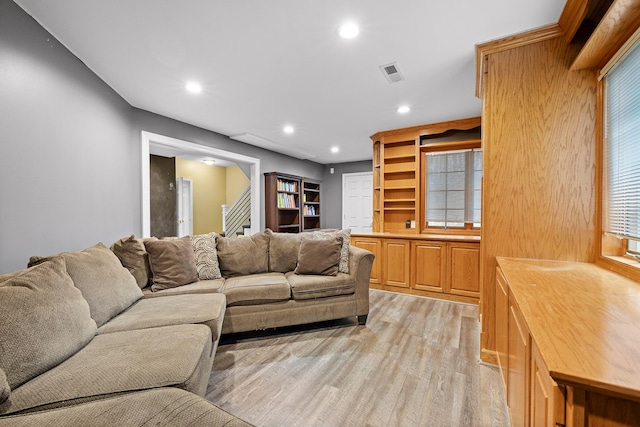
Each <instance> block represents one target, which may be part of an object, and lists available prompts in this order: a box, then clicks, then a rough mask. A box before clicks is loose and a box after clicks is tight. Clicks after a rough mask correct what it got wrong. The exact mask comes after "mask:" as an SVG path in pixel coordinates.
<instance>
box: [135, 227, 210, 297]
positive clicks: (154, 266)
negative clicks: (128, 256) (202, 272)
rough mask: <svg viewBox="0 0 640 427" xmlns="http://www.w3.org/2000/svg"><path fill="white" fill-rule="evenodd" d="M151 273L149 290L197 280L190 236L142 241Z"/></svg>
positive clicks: (168, 287) (186, 283) (158, 289)
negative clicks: (147, 255)
mask: <svg viewBox="0 0 640 427" xmlns="http://www.w3.org/2000/svg"><path fill="white" fill-rule="evenodd" d="M144 246H145V248H146V249H147V253H148V254H149V265H150V266H151V271H152V273H153V278H152V281H153V284H152V285H151V290H152V291H154V292H156V291H160V290H162V289H170V288H176V287H178V286H183V285H188V284H189V283H193V282H197V281H198V271H197V270H196V259H195V256H194V254H193V245H192V244H191V237H189V236H185V237H181V238H179V239H162V240H150V241H147V242H144Z"/></svg>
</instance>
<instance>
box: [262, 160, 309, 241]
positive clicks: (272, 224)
mask: <svg viewBox="0 0 640 427" xmlns="http://www.w3.org/2000/svg"><path fill="white" fill-rule="evenodd" d="M264 177H265V181H264V188H265V202H264V203H265V220H266V227H267V228H270V229H271V230H273V231H278V232H281V233H299V232H301V231H308V230H315V229H318V228H320V183H319V182H318V181H314V180H309V179H305V178H302V177H300V176H295V175H288V174H282V173H278V172H268V173H265V174H264Z"/></svg>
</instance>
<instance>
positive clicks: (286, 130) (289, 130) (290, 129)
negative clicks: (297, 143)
mask: <svg viewBox="0 0 640 427" xmlns="http://www.w3.org/2000/svg"><path fill="white" fill-rule="evenodd" d="M282 130H283V131H284V133H286V134H289V135H291V134H292V133H293V132H294V129H293V126H291V125H286V126H285V127H284V128H283V129H282Z"/></svg>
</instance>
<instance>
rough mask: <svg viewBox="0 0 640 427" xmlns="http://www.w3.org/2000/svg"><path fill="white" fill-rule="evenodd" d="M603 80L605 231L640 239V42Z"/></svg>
mask: <svg viewBox="0 0 640 427" xmlns="http://www.w3.org/2000/svg"><path fill="white" fill-rule="evenodd" d="M605 78H606V80H605V81H606V118H605V119H606V120H605V167H606V174H605V177H604V178H605V181H606V182H605V185H606V207H605V231H606V232H608V233H611V234H615V235H617V236H620V237H624V238H627V239H632V240H640V43H636V44H635V46H634V47H633V48H632V49H631V50H629V52H628V53H627V54H626V55H625V56H624V57H623V58H622V59H621V60H620V61H619V62H618V63H617V64H616V65H615V66H614V67H613V68H612V69H611V71H609V73H608V74H607V75H606V77H605Z"/></svg>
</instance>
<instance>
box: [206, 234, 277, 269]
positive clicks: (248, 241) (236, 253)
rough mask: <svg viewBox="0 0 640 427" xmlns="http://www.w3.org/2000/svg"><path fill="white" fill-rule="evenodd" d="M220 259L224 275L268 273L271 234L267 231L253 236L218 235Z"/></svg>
mask: <svg viewBox="0 0 640 427" xmlns="http://www.w3.org/2000/svg"><path fill="white" fill-rule="evenodd" d="M217 241H218V243H217V250H218V261H219V262H220V271H221V272H222V276H223V277H225V278H226V277H236V276H246V275H247V274H256V273H266V272H267V271H268V268H269V262H268V260H269V235H268V234H267V232H266V231H263V232H261V233H256V234H254V235H253V236H251V237H236V238H229V237H218V239H217Z"/></svg>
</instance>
